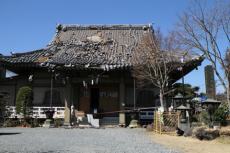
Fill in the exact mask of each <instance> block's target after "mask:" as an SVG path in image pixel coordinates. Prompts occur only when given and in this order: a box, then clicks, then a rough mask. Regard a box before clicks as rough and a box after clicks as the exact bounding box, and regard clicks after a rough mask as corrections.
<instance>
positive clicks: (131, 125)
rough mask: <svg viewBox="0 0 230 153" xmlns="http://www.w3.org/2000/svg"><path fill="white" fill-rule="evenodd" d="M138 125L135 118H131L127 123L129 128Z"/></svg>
mask: <svg viewBox="0 0 230 153" xmlns="http://www.w3.org/2000/svg"><path fill="white" fill-rule="evenodd" d="M137 127H138V121H137V120H131V122H130V124H129V128H137Z"/></svg>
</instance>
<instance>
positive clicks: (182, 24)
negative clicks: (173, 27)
mask: <svg viewBox="0 0 230 153" xmlns="http://www.w3.org/2000/svg"><path fill="white" fill-rule="evenodd" d="M201 2H204V1H199V0H194V1H193V3H192V5H191V7H190V8H189V9H187V10H186V12H184V13H183V14H182V15H181V16H180V19H179V23H178V31H177V36H178V38H179V39H178V40H179V41H180V43H181V44H183V45H184V47H186V48H187V49H190V50H191V49H192V50H195V51H198V52H199V53H202V54H203V55H205V56H206V58H207V59H208V60H209V61H210V63H211V64H212V67H213V68H214V71H215V74H216V76H217V77H218V79H219V81H220V82H221V84H222V86H223V87H224V89H225V90H226V92H227V95H228V98H227V100H228V102H229V79H228V78H229V68H228V66H227V65H226V62H225V53H224V51H225V49H226V48H227V47H228V46H229V44H230V39H229V38H230V35H229V34H230V3H229V1H228V2H227V1H222V2H223V4H221V2H217V3H216V4H215V5H212V6H210V5H209V6H208V5H204V4H203V3H201ZM205 6H206V7H205ZM224 41H226V44H227V46H225V49H224V50H223V49H222V48H223V47H222V44H224V43H223V42H224ZM220 67H221V69H220ZM221 71H223V72H224V75H222V72H221ZM229 106H230V103H229Z"/></svg>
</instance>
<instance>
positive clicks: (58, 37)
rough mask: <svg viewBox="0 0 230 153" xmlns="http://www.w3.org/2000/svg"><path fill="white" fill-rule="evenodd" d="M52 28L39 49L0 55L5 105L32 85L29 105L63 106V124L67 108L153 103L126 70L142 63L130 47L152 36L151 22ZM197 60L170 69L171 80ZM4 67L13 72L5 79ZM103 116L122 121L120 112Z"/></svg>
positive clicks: (154, 95) (154, 97)
mask: <svg viewBox="0 0 230 153" xmlns="http://www.w3.org/2000/svg"><path fill="white" fill-rule="evenodd" d="M56 29H57V31H56V34H55V36H54V38H53V40H52V41H51V42H50V43H49V44H48V45H47V46H46V47H44V48H42V49H38V50H33V51H30V52H24V53H15V54H12V55H11V56H3V55H1V56H0V68H1V69H0V70H1V72H0V77H1V79H0V92H2V91H5V92H9V94H10V98H9V99H8V105H10V106H14V105H15V100H16V94H17V91H18V89H19V88H20V87H22V86H26V85H28V86H31V87H32V89H33V93H34V100H33V105H34V106H48V107H54V106H57V107H65V115H64V120H65V122H66V123H69V122H70V118H71V115H70V108H71V106H74V108H75V109H76V110H81V111H84V112H85V113H93V112H99V113H104V112H119V111H120V110H125V109H127V108H129V107H130V108H132V107H134V105H135V107H137V108H141V107H155V106H157V105H159V104H158V103H159V102H158V101H159V100H158V95H159V91H158V89H157V88H155V89H154V90H153V89H147V88H144V89H137V88H136V87H135V80H134V78H133V77H132V73H131V72H132V71H131V70H132V66H133V65H134V64H135V62H142V61H141V59H140V60H139V61H137V60H134V56H135V55H134V50H135V47H136V46H137V45H138V43H140V41H141V39H142V38H143V36H144V35H146V34H150V35H152V36H154V30H153V28H152V25H58V26H57V27H56ZM135 59H137V57H135ZM202 61H203V58H202V57H191V56H190V57H189V58H187V59H186V60H185V62H184V63H182V66H183V69H184V72H183V74H181V72H180V70H178V69H177V68H175V70H174V71H173V73H172V74H171V75H170V78H171V80H173V81H171V82H172V83H173V82H175V81H177V80H179V79H180V78H181V77H182V76H183V75H186V74H188V73H189V72H191V71H192V70H193V69H195V68H197V66H199V65H200V64H201V62H202ZM178 62H180V61H178ZM6 70H7V71H11V72H14V73H15V74H17V75H15V76H11V77H5V75H4V74H5V72H6ZM103 117H113V118H117V121H118V122H119V123H121V124H122V123H124V122H125V114H124V113H122V112H120V113H105V114H104V115H103Z"/></svg>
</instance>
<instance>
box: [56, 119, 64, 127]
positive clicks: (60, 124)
mask: <svg viewBox="0 0 230 153" xmlns="http://www.w3.org/2000/svg"><path fill="white" fill-rule="evenodd" d="M62 125H63V119H61V118H55V119H54V127H60V126H62Z"/></svg>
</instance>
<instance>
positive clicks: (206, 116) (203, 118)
mask: <svg viewBox="0 0 230 153" xmlns="http://www.w3.org/2000/svg"><path fill="white" fill-rule="evenodd" d="M199 116H200V117H199V118H200V122H202V123H204V124H206V125H209V124H210V123H211V120H210V116H209V114H208V112H207V111H205V110H203V111H201V113H200V115H199Z"/></svg>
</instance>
